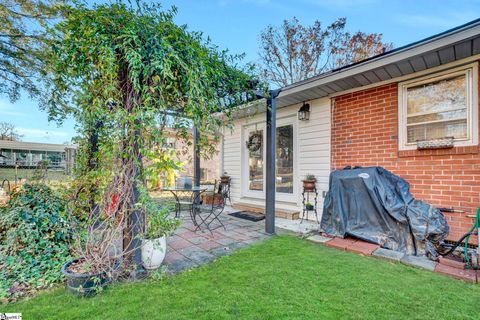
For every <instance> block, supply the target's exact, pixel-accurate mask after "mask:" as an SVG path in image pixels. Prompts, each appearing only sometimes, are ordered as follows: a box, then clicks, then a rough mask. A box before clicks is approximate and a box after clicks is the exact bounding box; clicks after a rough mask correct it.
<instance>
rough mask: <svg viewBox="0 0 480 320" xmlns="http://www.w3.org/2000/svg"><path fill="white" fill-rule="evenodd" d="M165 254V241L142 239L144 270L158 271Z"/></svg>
mask: <svg viewBox="0 0 480 320" xmlns="http://www.w3.org/2000/svg"><path fill="white" fill-rule="evenodd" d="M166 253H167V239H166V238H165V237H161V238H157V239H143V244H142V262H143V266H144V267H145V269H149V270H152V269H158V268H159V267H160V266H161V265H162V262H163V259H164V258H165V254H166Z"/></svg>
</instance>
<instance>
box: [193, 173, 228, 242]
mask: <svg viewBox="0 0 480 320" xmlns="http://www.w3.org/2000/svg"><path fill="white" fill-rule="evenodd" d="M224 209H225V198H224V196H223V194H222V192H221V190H220V187H219V185H218V183H217V181H215V185H214V188H213V189H210V190H205V191H203V192H201V193H199V194H197V195H196V197H195V199H194V201H193V204H192V218H193V221H194V224H195V227H196V228H197V230H199V229H201V227H202V226H205V227H206V228H207V229H208V230H209V231H210V232H212V231H213V230H215V229H217V228H220V227H223V228H224V229H225V230H226V227H225V225H224V224H223V222H222V221H221V220H220V215H221V214H222V212H223V210H224ZM214 222H218V226H216V227H214V228H212V227H211V226H212V224H213V223H214Z"/></svg>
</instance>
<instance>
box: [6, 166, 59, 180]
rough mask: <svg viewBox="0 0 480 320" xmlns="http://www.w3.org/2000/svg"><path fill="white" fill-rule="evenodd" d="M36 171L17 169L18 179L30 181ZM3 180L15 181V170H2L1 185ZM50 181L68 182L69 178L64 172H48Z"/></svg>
mask: <svg viewBox="0 0 480 320" xmlns="http://www.w3.org/2000/svg"><path fill="white" fill-rule="evenodd" d="M34 172H35V169H26V168H19V169H17V171H16V173H17V179H18V180H21V179H27V180H30V179H32V177H33V176H34ZM3 179H7V180H10V182H12V183H13V182H14V181H15V168H0V183H1V182H2V181H3ZM48 180H49V181H67V180H68V176H67V175H66V174H65V172H64V171H63V170H58V169H56V170H48Z"/></svg>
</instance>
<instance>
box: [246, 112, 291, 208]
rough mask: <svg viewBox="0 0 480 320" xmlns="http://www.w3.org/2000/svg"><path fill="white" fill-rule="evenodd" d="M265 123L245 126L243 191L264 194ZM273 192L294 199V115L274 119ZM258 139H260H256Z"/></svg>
mask: <svg viewBox="0 0 480 320" xmlns="http://www.w3.org/2000/svg"><path fill="white" fill-rule="evenodd" d="M265 135H266V132H265V124H256V125H250V126H248V127H245V142H244V143H245V144H244V148H245V149H244V150H245V157H244V159H245V162H246V163H245V164H244V166H243V170H244V183H243V185H244V186H243V190H244V194H245V195H247V196H252V197H261V198H263V197H264V191H265V186H266V181H265V176H266V173H265V165H264V164H265V160H266V158H265V152H266V136H265ZM275 136H276V137H275V138H276V154H275V156H276V159H275V161H276V177H275V178H276V180H275V184H276V192H277V198H278V200H281V201H282V200H283V201H295V197H294V194H295V193H296V187H295V176H294V173H295V166H294V164H295V162H296V160H295V147H296V143H295V118H289V119H279V120H277V128H276V134H275ZM259 142H260V143H259Z"/></svg>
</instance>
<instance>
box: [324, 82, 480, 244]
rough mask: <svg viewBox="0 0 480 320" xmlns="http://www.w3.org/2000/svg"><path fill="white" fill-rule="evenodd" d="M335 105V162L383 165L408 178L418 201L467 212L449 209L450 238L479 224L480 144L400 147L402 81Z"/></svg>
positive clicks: (343, 98)
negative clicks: (476, 221)
mask: <svg viewBox="0 0 480 320" xmlns="http://www.w3.org/2000/svg"><path fill="white" fill-rule="evenodd" d="M332 103H333V108H332V110H333V111H332V164H333V166H334V168H335V169H341V168H343V167H345V166H347V165H352V166H354V165H359V166H382V167H384V168H386V169H388V170H390V171H392V172H393V173H395V174H398V175H400V176H401V177H403V178H404V179H406V180H407V181H408V182H409V183H410V185H411V191H412V193H413V194H414V196H415V197H416V198H418V199H421V200H424V201H426V202H428V203H431V204H433V205H435V206H438V207H454V208H455V209H459V210H464V211H466V212H465V213H452V214H449V213H446V216H447V219H448V223H449V225H450V228H451V229H450V236H449V239H452V240H453V239H458V238H459V237H460V236H461V235H462V234H463V233H465V232H466V231H468V229H469V228H470V227H471V226H472V224H473V223H474V219H472V218H469V217H467V215H472V214H475V213H476V210H477V208H478V207H479V206H480V156H479V148H478V146H474V147H456V148H453V149H446V150H430V151H417V150H412V151H399V150H398V84H397V83H394V84H388V85H385V86H381V87H376V88H373V89H368V90H364V91H359V92H355V93H350V94H345V95H343V96H340V97H336V98H335V99H334V100H333V101H332Z"/></svg>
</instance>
